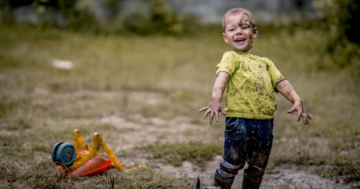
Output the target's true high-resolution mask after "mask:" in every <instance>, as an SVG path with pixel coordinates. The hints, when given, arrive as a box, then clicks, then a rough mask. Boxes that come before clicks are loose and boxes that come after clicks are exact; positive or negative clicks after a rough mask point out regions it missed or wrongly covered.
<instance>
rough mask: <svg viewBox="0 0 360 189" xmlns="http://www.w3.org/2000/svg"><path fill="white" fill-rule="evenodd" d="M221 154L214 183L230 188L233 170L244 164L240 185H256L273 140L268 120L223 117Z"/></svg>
mask: <svg viewBox="0 0 360 189" xmlns="http://www.w3.org/2000/svg"><path fill="white" fill-rule="evenodd" d="M225 122H226V123H225V124H226V129H225V141H224V155H223V159H222V162H221V163H220V168H218V169H216V171H215V186H221V188H222V189H228V188H229V189H230V188H231V185H232V183H233V181H234V178H235V175H236V174H237V172H238V171H239V170H240V169H242V168H243V167H244V166H245V162H247V164H248V167H247V168H245V169H244V179H243V184H242V188H246V189H247V188H259V187H260V184H261V181H262V177H263V175H264V173H265V169H266V165H267V162H268V160H269V155H270V151H271V147H272V141H273V138H274V136H273V134H272V133H273V123H274V119H271V120H255V119H243V118H231V117H227V118H226V120H225Z"/></svg>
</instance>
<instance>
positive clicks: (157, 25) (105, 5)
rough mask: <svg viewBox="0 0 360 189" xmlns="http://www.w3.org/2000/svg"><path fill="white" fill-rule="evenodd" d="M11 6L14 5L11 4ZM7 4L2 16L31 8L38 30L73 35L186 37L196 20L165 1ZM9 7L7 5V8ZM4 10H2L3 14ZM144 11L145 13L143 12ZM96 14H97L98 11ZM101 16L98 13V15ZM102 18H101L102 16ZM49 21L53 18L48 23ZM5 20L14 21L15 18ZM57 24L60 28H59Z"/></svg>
mask: <svg viewBox="0 0 360 189" xmlns="http://www.w3.org/2000/svg"><path fill="white" fill-rule="evenodd" d="M10 2H11V3H10ZM14 2H18V3H13V1H5V3H3V4H4V5H1V6H0V13H2V12H6V11H4V10H5V9H6V7H10V10H12V11H13V10H14V9H15V8H16V7H19V6H26V5H28V6H29V5H31V7H32V8H33V11H34V14H37V15H38V16H39V20H38V21H36V23H32V24H34V25H36V26H39V25H40V26H56V25H57V26H61V27H65V28H67V29H70V30H74V31H81V32H93V33H106V34H107V33H124V32H130V33H136V34H140V35H154V34H161V35H176V36H178V35H183V34H189V33H192V32H193V31H194V27H195V22H196V21H195V18H194V17H193V16H191V15H183V14H179V13H178V12H176V11H175V10H174V9H172V8H170V7H169V6H167V4H166V3H167V1H166V0H139V1H133V2H132V3H131V4H140V5H141V6H140V7H139V6H133V7H135V8H133V10H132V11H129V10H128V9H129V3H128V2H125V1H119V0H99V1H91V2H90V1H84V0H31V1H26V4H24V2H22V3H21V2H20V1H14ZM5 4H6V5H5ZM1 9H2V10H1ZM144 9H145V10H144ZM96 10H97V11H96ZM99 11H100V12H102V13H101V14H100V13H97V14H96V12H99ZM54 12H55V14H61V15H64V16H65V18H66V24H59V23H57V22H56V21H55V20H56V19H57V18H56V17H59V16H56V15H55V16H54ZM99 14H100V15H99ZM49 17H52V18H51V19H49ZM6 20H12V14H9V15H8V18H6ZM12 22H14V20H12ZM56 23H57V24H56Z"/></svg>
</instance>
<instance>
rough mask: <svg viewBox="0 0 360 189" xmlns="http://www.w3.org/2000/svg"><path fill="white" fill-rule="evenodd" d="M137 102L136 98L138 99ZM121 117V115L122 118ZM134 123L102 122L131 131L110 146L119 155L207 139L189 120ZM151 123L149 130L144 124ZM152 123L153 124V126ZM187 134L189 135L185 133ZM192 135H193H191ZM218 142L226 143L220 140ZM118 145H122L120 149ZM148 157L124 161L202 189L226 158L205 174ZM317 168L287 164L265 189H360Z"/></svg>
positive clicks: (237, 182)
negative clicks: (145, 147) (191, 181)
mask: <svg viewBox="0 0 360 189" xmlns="http://www.w3.org/2000/svg"><path fill="white" fill-rule="evenodd" d="M135 98H136V97H135ZM120 115H121V114H120ZM133 119H135V120H138V121H140V123H135V122H131V121H127V120H125V119H124V118H121V116H116V115H112V116H108V117H104V118H102V119H101V120H99V121H100V122H102V123H111V124H114V125H117V126H118V127H119V128H121V129H124V130H126V129H131V130H127V132H125V133H119V137H118V138H119V140H118V141H112V143H111V144H109V145H110V146H118V147H113V150H114V151H115V153H123V152H125V151H126V150H127V149H130V148H132V147H134V144H137V145H139V144H150V143H153V142H162V143H166V142H168V143H174V142H184V141H189V140H202V139H204V140H205V139H207V137H208V135H206V132H207V131H206V130H207V128H206V127H205V128H204V127H201V126H199V125H196V124H191V123H189V122H188V121H189V120H187V119H186V118H185V117H182V118H177V119H173V120H170V121H165V120H162V119H159V118H149V119H146V118H144V117H143V116H141V115H140V114H136V115H134V117H133ZM145 123H147V126H145V127H144V126H143V125H142V124H145ZM149 123H150V124H149ZM184 131H185V132H184ZM197 132H198V133H205V134H204V135H196V134H194V133H197ZM189 133H192V134H189ZM218 140H220V141H221V140H223V138H220V139H218ZM116 144H118V145H116ZM146 157H147V154H144V153H141V152H136V155H133V156H132V157H120V158H119V159H120V161H121V162H122V163H123V164H124V165H127V166H131V165H135V164H146V165H148V166H150V167H151V168H152V169H154V170H157V171H159V172H161V173H164V174H171V175H174V176H176V177H185V178H196V177H197V176H199V177H200V180H201V184H202V186H205V185H207V186H211V185H212V182H213V175H214V171H215V169H216V168H218V166H219V164H220V162H221V159H222V157H221V156H220V155H217V156H215V158H213V160H212V161H210V162H208V163H207V164H206V166H205V168H204V170H201V169H200V168H199V167H198V166H196V165H193V164H192V163H191V162H188V161H184V162H183V163H182V166H178V167H175V166H173V165H170V164H164V162H163V161H161V160H156V159H155V160H154V159H148V158H146ZM312 168H314V167H307V168H306V169H304V168H301V167H297V166H296V165H289V164H284V165H281V166H277V167H275V168H273V169H272V170H271V171H267V173H266V174H265V176H264V178H263V182H262V185H261V188H279V189H288V188H289V189H290V188H291V189H293V188H344V189H345V188H357V187H359V186H360V183H359V182H352V183H350V184H345V183H344V181H343V180H342V179H341V178H338V179H328V178H324V177H321V176H319V175H317V174H313V173H311V171H307V170H311V169H312ZM242 176H243V171H242V170H240V171H239V173H238V175H237V176H236V178H235V181H234V184H233V187H232V188H241V183H242Z"/></svg>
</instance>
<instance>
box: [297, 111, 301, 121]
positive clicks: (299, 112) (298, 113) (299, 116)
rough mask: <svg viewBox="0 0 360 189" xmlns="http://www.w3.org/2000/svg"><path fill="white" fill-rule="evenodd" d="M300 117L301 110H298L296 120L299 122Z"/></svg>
mask: <svg viewBox="0 0 360 189" xmlns="http://www.w3.org/2000/svg"><path fill="white" fill-rule="evenodd" d="M300 118H301V112H300V111H298V119H297V122H299V121H300Z"/></svg>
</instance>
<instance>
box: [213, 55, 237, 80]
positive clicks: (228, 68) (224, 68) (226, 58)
mask: <svg viewBox="0 0 360 189" xmlns="http://www.w3.org/2000/svg"><path fill="white" fill-rule="evenodd" d="M234 71H235V56H234V55H233V54H232V53H231V52H225V53H224V55H223V57H222V59H221V62H220V63H219V64H218V65H216V74H218V73H219V72H226V73H228V74H229V75H230V76H231V75H232V74H233V73H234Z"/></svg>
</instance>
